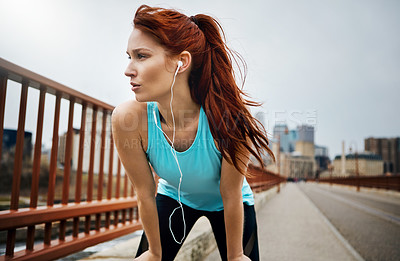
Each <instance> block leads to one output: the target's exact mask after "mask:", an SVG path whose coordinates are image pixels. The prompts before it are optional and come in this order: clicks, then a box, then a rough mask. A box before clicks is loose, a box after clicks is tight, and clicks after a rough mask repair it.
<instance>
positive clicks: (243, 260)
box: [229, 255, 251, 261]
mask: <svg viewBox="0 0 400 261" xmlns="http://www.w3.org/2000/svg"><path fill="white" fill-rule="evenodd" d="M229 261H251V259H250V258H248V257H247V256H245V255H242V256H239V257H235V258H233V259H229Z"/></svg>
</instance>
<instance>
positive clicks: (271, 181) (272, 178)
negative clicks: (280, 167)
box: [247, 164, 286, 192]
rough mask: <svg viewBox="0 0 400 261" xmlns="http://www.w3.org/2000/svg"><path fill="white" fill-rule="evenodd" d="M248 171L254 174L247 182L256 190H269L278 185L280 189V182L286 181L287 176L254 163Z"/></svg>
mask: <svg viewBox="0 0 400 261" xmlns="http://www.w3.org/2000/svg"><path fill="white" fill-rule="evenodd" d="M247 171H248V172H249V173H250V174H252V177H250V178H247V182H248V183H249V185H250V187H251V188H252V190H253V191H254V192H261V191H264V190H268V189H270V188H272V187H274V186H276V185H278V191H279V184H280V183H281V182H285V181H286V178H284V177H282V176H280V175H278V174H276V173H273V172H270V171H268V170H266V169H262V168H260V167H257V166H254V165H252V164H250V165H249V167H248V170H247Z"/></svg>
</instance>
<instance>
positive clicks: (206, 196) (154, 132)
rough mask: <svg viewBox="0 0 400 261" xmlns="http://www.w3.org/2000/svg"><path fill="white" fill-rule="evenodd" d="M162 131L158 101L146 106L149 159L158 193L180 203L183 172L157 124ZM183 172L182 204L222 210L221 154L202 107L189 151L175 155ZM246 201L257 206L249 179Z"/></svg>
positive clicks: (244, 195) (245, 189) (245, 188)
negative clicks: (156, 176)
mask: <svg viewBox="0 0 400 261" xmlns="http://www.w3.org/2000/svg"><path fill="white" fill-rule="evenodd" d="M154 112H155V115H156V120H157V124H158V126H159V127H160V128H161V123H160V115H159V111H158V107H157V103H156V102H149V103H147V119H148V145H147V151H146V155H147V160H148V161H149V163H150V165H151V166H152V167H153V169H154V171H155V172H156V173H157V175H158V176H159V177H160V179H159V183H158V188H157V193H159V194H162V195H166V196H169V197H171V198H173V199H175V200H178V186H179V179H180V172H179V169H178V165H177V163H176V161H175V159H174V157H173V155H172V151H171V145H170V144H169V143H168V141H167V139H166V138H165V136H164V134H163V133H162V132H161V130H159V129H158V128H157V126H156V124H155V117H154ZM176 155H177V158H178V161H179V165H180V168H181V171H182V176H183V178H182V184H181V202H182V204H185V205H187V206H189V207H191V208H194V209H197V210H205V211H219V210H223V209H224V206H223V203H222V197H221V193H220V190H219V184H220V180H221V163H222V155H221V153H220V152H219V150H218V149H217V147H216V146H215V143H214V139H213V136H212V134H211V131H210V127H209V125H208V121H207V116H206V114H205V112H204V110H203V107H201V108H200V116H199V123H198V127H197V133H196V138H195V140H194V142H193V143H192V145H191V146H190V148H188V149H187V150H185V151H183V152H178V151H177V152H176ZM242 196H243V202H244V203H246V204H247V205H254V197H253V192H252V190H251V188H250V186H249V184H248V182H247V180H246V179H244V181H243V188H242Z"/></svg>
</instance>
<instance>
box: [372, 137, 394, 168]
mask: <svg viewBox="0 0 400 261" xmlns="http://www.w3.org/2000/svg"><path fill="white" fill-rule="evenodd" d="M364 149H365V150H366V151H370V152H372V153H374V154H377V155H379V156H381V157H382V160H383V164H384V165H383V172H384V173H393V174H400V137H396V138H373V137H370V138H366V139H364Z"/></svg>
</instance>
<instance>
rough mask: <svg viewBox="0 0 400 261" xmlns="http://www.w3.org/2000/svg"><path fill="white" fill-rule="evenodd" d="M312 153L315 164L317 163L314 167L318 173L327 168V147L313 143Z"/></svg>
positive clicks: (328, 160)
mask: <svg viewBox="0 0 400 261" xmlns="http://www.w3.org/2000/svg"><path fill="white" fill-rule="evenodd" d="M314 154H315V156H314V158H315V164H316V165H317V166H316V167H317V171H318V174H319V173H321V172H322V171H324V170H327V169H328V166H329V164H330V162H331V161H330V159H329V151H328V148H327V147H323V146H318V145H314Z"/></svg>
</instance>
